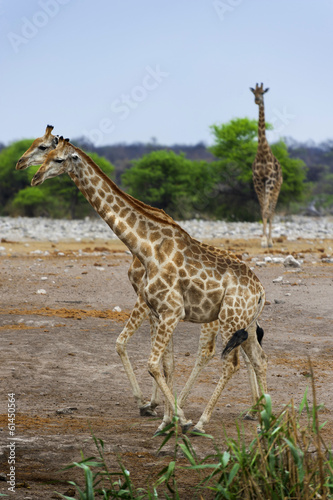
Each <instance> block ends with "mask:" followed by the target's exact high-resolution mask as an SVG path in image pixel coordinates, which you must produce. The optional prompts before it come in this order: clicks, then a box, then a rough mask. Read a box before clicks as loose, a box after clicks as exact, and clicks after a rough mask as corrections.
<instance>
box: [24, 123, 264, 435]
mask: <svg viewBox="0 0 333 500" xmlns="http://www.w3.org/2000/svg"><path fill="white" fill-rule="evenodd" d="M52 130H53V126H51V125H47V127H46V131H45V134H44V136H42V137H40V138H38V139H36V140H35V141H34V142H33V144H32V145H31V146H30V147H29V149H28V150H27V151H26V152H25V153H24V154H23V155H22V157H21V158H20V159H19V161H18V162H17V166H16V169H18V170H22V169H25V168H27V167H28V166H30V165H33V164H39V163H42V162H43V161H44V160H45V159H46V157H47V154H48V152H49V151H50V150H52V148H55V147H56V144H57V143H58V136H52V134H51V131H52ZM45 136H46V137H47V140H48V144H50V147H46V138H45ZM53 139H54V140H53ZM69 175H70V176H71V178H72V180H73V181H74V182H75V183H76V184H77V186H78V187H79V181H78V179H77V178H76V177H75V175H74V174H73V173H69ZM128 196H129V195H128ZM135 201H136V203H138V204H141V202H140V201H139V200H135ZM146 209H149V210H150V211H152V212H153V213H154V212H155V213H157V212H158V213H159V215H160V216H162V217H165V218H166V219H170V220H171V221H172V219H171V218H170V217H169V216H168V215H167V214H165V212H164V211H163V210H160V209H157V208H154V207H147V206H146ZM201 245H203V246H206V247H207V248H209V249H210V251H212V252H215V253H219V254H220V255H226V254H227V252H226V251H225V250H222V249H218V248H216V247H212V246H208V245H205V244H203V243H201ZM229 255H231V253H230V252H229ZM232 257H233V258H234V259H237V257H236V256H235V255H232ZM143 275H144V267H143V266H142V264H141V262H140V261H139V260H138V259H137V258H136V257H134V258H133V261H132V264H131V266H130V268H129V271H128V276H129V279H130V282H131V283H132V286H133V287H134V289H135V290H136V291H137V286H136V283H138V282H139V281H140V280H141V279H142V277H143ZM148 314H149V308H148V306H147V305H146V304H145V302H144V301H143V300H142V298H141V297H140V295H138V299H137V302H136V304H135V306H134V308H133V310H132V313H131V315H130V318H129V320H128V321H127V323H126V325H125V328H124V329H123V331H122V332H121V334H120V335H119V337H118V339H117V343H116V350H117V352H118V354H119V356H120V358H121V361H122V363H123V366H124V369H125V372H126V374H127V376H128V379H129V382H130V384H131V387H132V392H133V395H134V399H135V401H136V402H137V404H138V406H139V410H140V415H142V416H156V412H155V408H156V406H157V405H158V404H159V401H158V393H157V385H156V383H155V380H154V383H153V393H152V397H151V400H150V401H149V402H148V403H146V402H145V401H144V398H143V395H142V392H141V390H140V387H139V385H138V382H137V379H136V377H135V374H134V371H133V368H132V365H131V362H130V360H129V357H128V354H127V350H126V345H127V342H128V340H129V339H130V337H131V336H132V335H133V334H134V333H135V331H136V330H137V329H138V328H139V326H140V325H141V323H142V322H143V320H144V319H145V318H146V317H147V316H148ZM152 328H153V327H152ZM257 331H259V332H260V331H261V332H262V334H263V330H262V329H261V328H260V327H258V328H257ZM217 334H218V322H217V321H215V322H213V323H210V324H207V325H205V324H203V325H202V326H201V336H200V340H199V349H198V355H197V358H196V362H195V365H194V367H193V370H192V373H191V375H190V377H189V378H188V380H187V382H186V384H185V387H184V388H183V390H182V392H181V394H180V396H179V398H178V404H179V406H180V407H182V406H183V405H184V403H185V401H186V399H187V397H188V395H189V393H190V390H191V388H192V386H193V384H194V383H195V380H196V379H197V377H198V375H199V373H200V371H201V370H202V369H203V368H204V367H205V366H206V365H207V363H208V362H209V360H210V359H211V358H212V357H213V356H214V353H215V339H216V335H217ZM241 353H242V355H243V358H244V361H245V364H246V367H247V369H248V372H249V381H250V387H251V392H252V400H253V403H254V404H255V402H256V400H257V398H258V387H257V382H256V377H255V374H254V371H253V368H252V365H251V363H250V361H249V359H248V358H247V356H246V354H245V353H244V351H243V349H242V348H241ZM173 368H174V360H173V345H172V339H171V341H170V342H169V344H168V348H167V351H166V353H165V354H164V356H163V369H164V372H165V373H166V374H167V377H168V380H169V383H170V385H172V376H171V372H173ZM245 418H246V419H253V418H254V414H253V412H251V411H249V412H247V414H246V415H245ZM169 420H170V408H168V407H167V408H166V411H165V415H164V419H163V422H162V427H163V426H164V425H166V424H167V423H168V422H169ZM165 421H166V422H165Z"/></svg>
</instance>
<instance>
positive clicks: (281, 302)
mask: <svg viewBox="0 0 333 500" xmlns="http://www.w3.org/2000/svg"><path fill="white" fill-rule="evenodd" d="M285 302H286V301H285V300H281V299H274V303H275V304H284V303H285Z"/></svg>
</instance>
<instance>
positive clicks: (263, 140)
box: [258, 102, 270, 151]
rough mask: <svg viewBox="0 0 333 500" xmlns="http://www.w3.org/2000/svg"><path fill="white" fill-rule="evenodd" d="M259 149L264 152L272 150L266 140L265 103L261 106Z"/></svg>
mask: <svg viewBox="0 0 333 500" xmlns="http://www.w3.org/2000/svg"><path fill="white" fill-rule="evenodd" d="M258 149H261V150H264V151H265V150H269V149H270V148H269V145H268V142H267V139H266V122H265V107H264V103H263V102H262V103H260V104H259V121H258Z"/></svg>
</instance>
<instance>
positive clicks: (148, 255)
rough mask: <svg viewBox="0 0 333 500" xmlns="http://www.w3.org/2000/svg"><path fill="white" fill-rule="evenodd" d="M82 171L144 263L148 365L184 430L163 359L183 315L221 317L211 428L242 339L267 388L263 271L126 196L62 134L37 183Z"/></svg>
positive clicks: (90, 195)
mask: <svg viewBox="0 0 333 500" xmlns="http://www.w3.org/2000/svg"><path fill="white" fill-rule="evenodd" d="M65 172H68V173H74V174H75V176H76V177H77V179H78V181H79V189H81V190H82V192H83V194H84V196H85V197H86V199H87V200H88V201H89V203H91V205H92V206H93V207H94V209H95V210H96V211H97V212H98V214H99V215H100V216H101V217H102V218H103V219H104V220H105V222H106V223H107V224H108V225H109V226H110V228H111V229H112V230H113V232H114V233H115V234H116V235H117V236H118V237H119V238H120V239H121V240H122V241H123V242H124V244H125V245H126V246H127V247H128V248H129V250H130V251H131V253H132V254H133V255H134V256H135V257H137V259H138V260H139V261H140V262H141V264H142V265H143V267H144V275H143V278H142V280H141V282H140V283H138V284H137V286H138V293H139V295H140V297H142V298H143V300H144V301H145V303H146V304H147V306H148V307H149V309H150V318H151V322H152V326H153V329H154V332H155V333H154V338H153V345H152V349H151V353H150V356H149V360H148V371H149V373H150V374H151V375H152V376H153V377H154V379H155V380H156V382H157V384H158V386H159V388H160V389H161V392H162V393H163V394H164V397H165V401H166V403H168V404H169V406H170V407H171V408H174V411H177V414H178V418H179V421H180V424H181V427H182V430H183V432H186V431H187V430H188V429H189V427H191V425H192V422H191V421H190V420H187V419H186V417H185V414H184V411H183V409H182V408H181V407H180V406H179V405H178V404H177V402H176V403H175V401H174V397H173V394H172V391H171V390H170V387H169V386H168V383H167V381H166V379H165V377H164V375H163V374H162V373H161V371H160V369H159V363H160V360H161V358H162V356H163V354H164V352H165V350H166V348H167V345H168V342H169V341H170V340H171V338H172V334H173V331H174V329H175V327H176V325H177V324H178V322H179V321H180V320H185V321H190V322H194V323H212V322H215V321H218V323H219V329H220V332H221V335H222V338H223V341H224V344H225V346H226V347H225V349H224V351H223V353H222V357H223V365H222V374H221V377H220V380H219V382H218V384H217V386H216V388H215V390H214V392H213V395H212V397H211V399H210V401H209V403H208V404H207V406H206V408H205V410H204V412H203V414H202V415H201V417H200V419H199V421H198V423H197V424H196V426H195V428H194V430H195V431H196V432H198V433H200V432H204V425H205V424H206V423H208V422H209V420H210V417H211V414H212V411H213V409H214V406H215V405H216V402H217V399H218V398H219V396H220V394H221V392H222V390H223V388H224V386H225V384H226V383H227V381H228V380H229V379H230V378H231V376H232V374H233V373H234V371H235V370H236V369H237V368H238V363H239V356H238V352H239V349H238V348H239V346H240V345H242V347H243V349H244V351H245V353H246V355H247V357H248V359H249V361H250V363H251V364H252V366H253V368H254V371H255V375H256V379H257V381H258V385H259V387H260V390H261V392H263V393H265V392H266V390H267V386H266V369H267V356H266V354H265V353H264V351H263V349H262V348H261V346H260V344H259V342H258V340H257V335H256V330H257V325H256V321H257V319H258V318H259V316H260V314H261V312H262V309H263V306H264V302H265V292H264V288H263V286H262V285H261V283H260V281H259V279H258V278H257V276H256V275H255V274H254V273H252V271H251V270H250V269H249V268H248V267H247V266H246V264H245V263H244V262H242V261H240V260H239V259H237V260H235V259H233V258H232V256H230V255H229V254H228V255H217V254H214V253H213V252H211V251H210V250H209V249H208V248H206V247H204V246H202V245H201V244H200V242H198V241H196V240H194V239H193V238H191V236H190V235H189V234H188V233H186V231H184V230H183V229H182V228H181V227H180V226H179V225H178V224H177V223H175V222H174V221H173V220H172V219H171V218H165V217H163V216H161V215H160V214H158V213H153V212H152V211H151V210H150V207H148V206H146V205H145V204H143V203H142V202H140V204H139V203H136V201H135V200H134V199H133V198H132V197H130V196H128V195H126V194H125V193H124V192H123V191H121V190H120V189H119V187H118V186H117V185H116V184H115V183H114V182H113V181H112V180H111V179H109V178H108V177H107V176H106V175H105V174H104V173H103V172H102V171H101V170H100V169H99V168H98V167H97V165H96V164H95V163H94V162H93V161H92V160H91V159H90V158H89V157H88V156H87V155H86V154H85V153H84V152H82V151H80V150H79V149H78V148H76V147H74V146H73V145H71V144H69V143H68V142H66V141H65V140H64V139H62V138H61V139H60V140H59V144H58V146H57V148H56V149H55V150H53V151H51V152H50V153H49V154H48V156H47V158H46V160H45V161H44V163H43V165H42V166H41V167H40V168H39V170H38V172H37V173H36V174H35V176H34V177H33V179H32V182H31V183H32V185H33V186H36V185H39V184H41V183H42V182H44V180H45V179H47V178H51V177H55V176H57V175H60V174H62V173H65Z"/></svg>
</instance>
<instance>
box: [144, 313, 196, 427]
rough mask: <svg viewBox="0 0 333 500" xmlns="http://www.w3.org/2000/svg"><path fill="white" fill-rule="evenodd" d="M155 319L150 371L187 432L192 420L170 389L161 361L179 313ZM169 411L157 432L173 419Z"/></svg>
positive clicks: (166, 401)
mask: <svg viewBox="0 0 333 500" xmlns="http://www.w3.org/2000/svg"><path fill="white" fill-rule="evenodd" d="M154 319H155V321H156V337H155V341H154V345H153V348H152V352H151V354H150V357H149V361H148V371H149V373H150V374H151V375H152V377H154V379H155V381H156V382H157V384H158V386H159V388H160V390H161V392H162V393H163V395H164V402H165V405H170V408H172V410H173V411H172V412H173V413H175V414H177V416H178V418H179V421H180V425H181V427H182V430H183V432H186V431H187V430H188V429H189V427H190V426H191V425H192V422H191V421H190V420H186V418H185V415H184V412H183V410H182V409H181V408H180V407H179V405H178V403H177V401H176V400H175V397H174V395H173V393H172V389H170V387H169V386H168V383H167V380H166V378H165V376H164V375H163V374H162V373H161V371H160V361H161V359H162V357H163V355H164V353H165V350H166V348H167V345H168V343H169V342H170V340H171V337H172V334H173V331H174V329H175V327H176V325H177V323H178V322H179V319H180V318H179V314H178V315H177V314H173V315H172V316H171V315H163V316H162V315H160V316H159V318H158V319H157V318H154ZM167 411H168V410H166V414H165V418H164V419H163V422H162V423H161V425H160V426H159V427H158V429H157V432H160V431H162V430H163V429H164V428H165V426H166V425H167V423H169V422H170V420H171V417H170V419H168V416H167Z"/></svg>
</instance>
